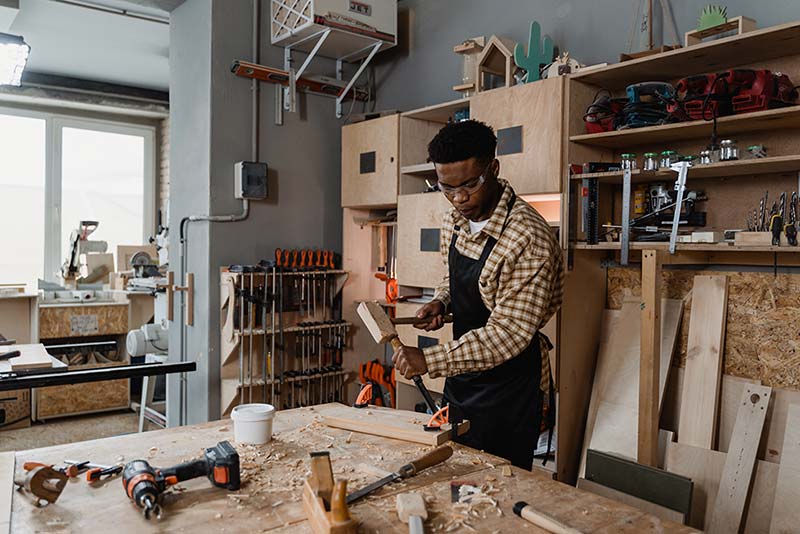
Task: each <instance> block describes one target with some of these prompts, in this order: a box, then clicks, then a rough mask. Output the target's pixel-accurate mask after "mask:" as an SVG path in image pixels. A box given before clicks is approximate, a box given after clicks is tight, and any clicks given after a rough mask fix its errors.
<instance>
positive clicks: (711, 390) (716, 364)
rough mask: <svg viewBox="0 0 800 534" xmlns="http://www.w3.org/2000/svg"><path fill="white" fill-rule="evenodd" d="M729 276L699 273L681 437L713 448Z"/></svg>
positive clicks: (685, 381)
mask: <svg viewBox="0 0 800 534" xmlns="http://www.w3.org/2000/svg"><path fill="white" fill-rule="evenodd" d="M727 294H728V279H727V277H725V276H695V278H694V287H693V289H692V303H693V308H692V315H691V319H690V322H689V341H688V345H687V349H686V354H687V359H686V376H684V381H683V394H682V399H681V419H680V423H679V426H678V441H679V442H680V443H685V444H687V445H694V446H697V447H705V448H707V449H710V448H712V447H713V446H714V443H715V441H716V431H717V414H718V401H719V384H720V380H721V379H722V344H723V343H724V340H725V317H726V314H727Z"/></svg>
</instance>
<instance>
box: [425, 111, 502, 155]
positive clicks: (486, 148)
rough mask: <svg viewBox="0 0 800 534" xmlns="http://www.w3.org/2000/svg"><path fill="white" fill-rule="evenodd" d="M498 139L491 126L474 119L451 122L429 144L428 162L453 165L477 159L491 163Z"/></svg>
mask: <svg viewBox="0 0 800 534" xmlns="http://www.w3.org/2000/svg"><path fill="white" fill-rule="evenodd" d="M495 148H497V137H496V136H495V135H494V131H493V130H492V128H491V127H490V126H487V125H486V124H484V123H482V122H480V121H476V120H474V119H471V120H466V121H461V122H451V123H448V124H447V125H446V126H444V127H443V128H442V129H441V130H439V133H437V134H436V136H435V137H434V138H433V139H432V140H431V142H430V143H429V144H428V160H429V161H431V162H433V163H453V162H456V161H464V160H468V159H470V158H476V159H477V160H478V161H481V162H487V163H488V162H489V161H491V160H492V159H493V158H494V151H495Z"/></svg>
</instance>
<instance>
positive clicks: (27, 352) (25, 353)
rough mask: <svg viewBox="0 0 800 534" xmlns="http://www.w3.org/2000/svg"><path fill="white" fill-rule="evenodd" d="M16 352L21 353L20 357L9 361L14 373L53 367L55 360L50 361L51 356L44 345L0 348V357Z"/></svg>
mask: <svg viewBox="0 0 800 534" xmlns="http://www.w3.org/2000/svg"><path fill="white" fill-rule="evenodd" d="M14 351H19V353H20V355H19V356H16V357H14V358H9V359H8V360H7V361H8V363H9V364H10V365H11V370H12V371H21V370H24V369H39V368H49V367H52V366H53V360H51V359H50V355H49V354H48V353H47V351H46V350H45V348H44V345H42V344H41V343H37V344H34V345H7V346H4V347H0V355H2V354H4V353H7V352H14Z"/></svg>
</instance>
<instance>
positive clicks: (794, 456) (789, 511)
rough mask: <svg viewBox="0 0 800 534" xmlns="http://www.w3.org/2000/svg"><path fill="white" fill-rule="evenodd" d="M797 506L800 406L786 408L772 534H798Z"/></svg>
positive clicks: (798, 495) (799, 462)
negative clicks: (784, 435)
mask: <svg viewBox="0 0 800 534" xmlns="http://www.w3.org/2000/svg"><path fill="white" fill-rule="evenodd" d="M799 503H800V404H793V405H792V406H790V407H789V410H788V415H787V418H786V437H785V439H784V442H783V457H782V459H781V465H780V467H779V468H778V483H777V486H776V488H775V505H774V507H773V509H772V523H771V524H770V529H769V531H770V533H771V534H788V533H796V532H800V524H799V523H798V512H797V507H798V504H799Z"/></svg>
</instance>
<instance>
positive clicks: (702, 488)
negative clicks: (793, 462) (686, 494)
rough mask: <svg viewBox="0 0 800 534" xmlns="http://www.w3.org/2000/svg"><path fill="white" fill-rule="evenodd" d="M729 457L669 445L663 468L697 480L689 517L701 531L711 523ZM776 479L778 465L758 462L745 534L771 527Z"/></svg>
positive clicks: (762, 531)
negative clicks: (712, 512)
mask: <svg viewBox="0 0 800 534" xmlns="http://www.w3.org/2000/svg"><path fill="white" fill-rule="evenodd" d="M726 458H727V454H726V453H724V452H719V451H712V450H708V449H703V448H700V447H692V446H691V445H683V444H681V443H668V444H667V455H666V458H665V462H664V469H666V470H667V471H670V472H672V473H676V474H678V475H683V476H685V477H688V478H691V479H692V481H693V482H694V491H693V493H692V511H691V514H690V517H689V525H691V526H692V527H694V528H698V529H701V530H702V529H706V528H708V526H709V524H710V521H711V511H712V509H713V507H714V503H715V502H716V499H717V493H718V491H719V484H720V479H721V478H722V471H723V468H724V467H725V461H726ZM777 479H778V465H777V464H775V463H772V462H764V461H756V466H755V472H754V475H753V483H752V491H751V492H750V501H749V503H748V506H747V511H746V519H745V525H744V530H743V532H744V533H745V534H763V533H764V532H767V531H768V530H769V523H770V518H771V517H772V505H773V502H774V498H775V484H776V481H777Z"/></svg>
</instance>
